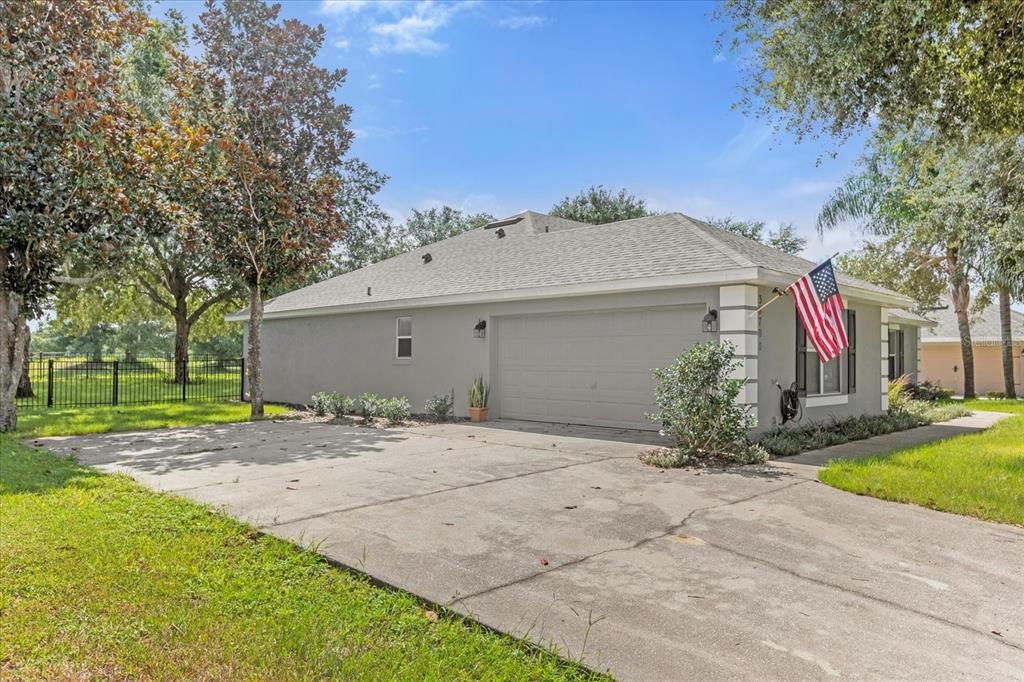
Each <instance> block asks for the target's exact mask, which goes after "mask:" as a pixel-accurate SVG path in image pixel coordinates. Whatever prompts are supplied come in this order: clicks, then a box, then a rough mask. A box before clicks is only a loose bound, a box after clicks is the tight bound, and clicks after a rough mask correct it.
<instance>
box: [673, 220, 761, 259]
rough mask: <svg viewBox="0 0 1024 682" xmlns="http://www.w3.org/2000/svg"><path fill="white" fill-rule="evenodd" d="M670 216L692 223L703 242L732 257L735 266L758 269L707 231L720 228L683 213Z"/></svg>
mask: <svg viewBox="0 0 1024 682" xmlns="http://www.w3.org/2000/svg"><path fill="white" fill-rule="evenodd" d="M671 215H678V216H680V217H682V218H685V219H686V220H688V221H690V223H692V224H693V226H694V227H696V228H697V232H698V234H700V236H701V237H702V238H703V239H704V240H705V241H707V242H708V243H709V244H714V245H715V246H718V247H719V248H720V249H722V250H724V251H725V252H726V253H728V254H729V255H730V256H732V258H733V260H734V261H736V263H737V264H739V265H742V266H743V267H747V268H756V267H758V265H757V263H755V262H754V261H752V260H750V259H749V258H747V257H746V256H744V255H743V254H741V253H740V252H739V251H737V250H736V249H734V248H732V247H731V246H729V245H728V244H726V243H725V242H723V241H722V240H721V239H716V238H715V236H714V234H713V233H711V232H709V230H715V229H720V228H716V227H714V226H713V225H710V224H708V223H706V222H704V221H703V220H699V219H697V218H691V217H690V216H688V215H686V214H685V213H673V214H671ZM722 231H723V232H725V230H722ZM737 236H739V237H743V235H737ZM743 238H744V239H746V237H743ZM750 241H754V240H753V239H751V240H750ZM759 243H760V242H759Z"/></svg>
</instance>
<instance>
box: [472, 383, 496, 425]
mask: <svg viewBox="0 0 1024 682" xmlns="http://www.w3.org/2000/svg"><path fill="white" fill-rule="evenodd" d="M490 394H491V387H490V386H488V385H487V382H486V381H484V378H483V376H478V377H477V378H476V380H475V381H474V382H473V385H472V386H470V387H469V421H471V422H485V421H487V414H488V413H489V412H490V411H491V409H490V408H489V407H487V398H488V397H489V396H490Z"/></svg>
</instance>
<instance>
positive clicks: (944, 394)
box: [910, 381, 953, 400]
mask: <svg viewBox="0 0 1024 682" xmlns="http://www.w3.org/2000/svg"><path fill="white" fill-rule="evenodd" d="M910 397H912V398H913V399H914V400H949V399H950V398H952V397H953V389H951V388H946V387H945V386H942V385H940V384H933V383H932V382H930V381H922V382H921V383H920V384H917V385H916V386H913V385H912V386H911V387H910Z"/></svg>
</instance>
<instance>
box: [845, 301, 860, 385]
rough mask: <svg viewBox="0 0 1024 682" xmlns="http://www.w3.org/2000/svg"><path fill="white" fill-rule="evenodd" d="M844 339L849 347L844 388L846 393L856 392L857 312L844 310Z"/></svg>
mask: <svg viewBox="0 0 1024 682" xmlns="http://www.w3.org/2000/svg"><path fill="white" fill-rule="evenodd" d="M846 338H847V339H848V340H849V342H850V347H849V348H847V350H846V357H847V360H846V386H847V389H846V390H847V392H848V393H856V392H857V311H856V310H850V309H849V308H847V310H846Z"/></svg>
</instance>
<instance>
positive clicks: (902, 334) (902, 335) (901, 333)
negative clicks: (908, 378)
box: [896, 329, 907, 377]
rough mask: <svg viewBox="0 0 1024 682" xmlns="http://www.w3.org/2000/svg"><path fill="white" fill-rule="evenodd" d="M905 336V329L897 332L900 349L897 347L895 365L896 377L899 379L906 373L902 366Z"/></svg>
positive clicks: (904, 355)
mask: <svg viewBox="0 0 1024 682" xmlns="http://www.w3.org/2000/svg"><path fill="white" fill-rule="evenodd" d="M906 334H907V332H906V330H905V329H901V330H899V333H898V336H899V337H900V344H899V345H900V347H899V354H898V355H897V356H896V365H897V366H898V367H899V370H898V373H897V375H896V376H900V377H901V376H903V375H904V374H905V373H906V367H905V366H904V363H903V360H904V358H905V357H906V354H905V353H904V351H903V349H904V346H905V344H906V340H907V336H906Z"/></svg>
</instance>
